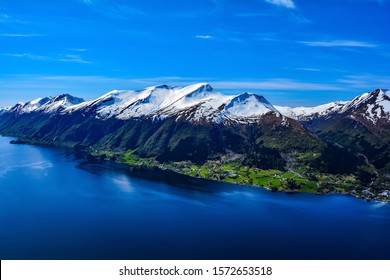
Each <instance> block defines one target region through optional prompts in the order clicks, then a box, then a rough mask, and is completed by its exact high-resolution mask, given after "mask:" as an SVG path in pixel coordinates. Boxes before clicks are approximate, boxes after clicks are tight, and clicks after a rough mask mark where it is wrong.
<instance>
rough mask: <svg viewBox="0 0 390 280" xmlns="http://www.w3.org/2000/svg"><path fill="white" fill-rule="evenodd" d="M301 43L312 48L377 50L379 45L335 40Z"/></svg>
mask: <svg viewBox="0 0 390 280" xmlns="http://www.w3.org/2000/svg"><path fill="white" fill-rule="evenodd" d="M299 43H301V44H304V45H307V46H312V47H356V48H376V47H377V46H378V45H376V44H372V43H368V42H363V41H349V40H333V41H300V42H299Z"/></svg>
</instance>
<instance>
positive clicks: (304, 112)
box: [275, 101, 347, 121]
mask: <svg viewBox="0 0 390 280" xmlns="http://www.w3.org/2000/svg"><path fill="white" fill-rule="evenodd" d="M346 103H347V102H344V101H336V102H330V103H327V104H323V105H319V106H315V107H295V108H291V107H287V106H275V108H276V109H277V110H278V111H279V112H280V113H282V114H283V115H284V116H286V117H289V118H292V119H294V120H299V121H305V120H310V119H313V118H317V117H326V116H328V115H330V114H332V113H335V112H338V111H340V110H341V109H342V108H343V107H344V105H345V104H346Z"/></svg>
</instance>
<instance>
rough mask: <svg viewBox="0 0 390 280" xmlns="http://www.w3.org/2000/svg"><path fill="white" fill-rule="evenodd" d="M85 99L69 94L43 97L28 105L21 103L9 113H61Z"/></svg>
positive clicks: (9, 110)
mask: <svg viewBox="0 0 390 280" xmlns="http://www.w3.org/2000/svg"><path fill="white" fill-rule="evenodd" d="M82 102H84V99H82V98H78V97H74V96H71V95H69V94H61V95H58V96H56V97H53V98H52V97H43V98H37V99H35V100H32V101H29V102H27V103H23V102H19V103H17V104H16V105H15V106H13V107H11V108H9V109H8V110H7V112H10V113H17V114H26V113H32V112H41V113H55V112H61V111H62V110H64V109H65V108H67V107H69V106H72V105H76V104H80V103H82Z"/></svg>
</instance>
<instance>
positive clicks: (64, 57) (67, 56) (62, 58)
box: [4, 53, 91, 64]
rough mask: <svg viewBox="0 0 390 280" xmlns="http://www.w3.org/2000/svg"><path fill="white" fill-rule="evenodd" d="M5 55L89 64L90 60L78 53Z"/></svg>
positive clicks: (7, 54)
mask: <svg viewBox="0 0 390 280" xmlns="http://www.w3.org/2000/svg"><path fill="white" fill-rule="evenodd" d="M4 55H6V56H11V57H17V58H28V59H33V60H42V61H63V62H74V63H82V64H90V63H91V62H90V61H87V60H84V59H83V58H82V57H81V56H80V55H75V54H65V55H63V54H61V55H56V56H46V55H36V54H31V53H6V54H4Z"/></svg>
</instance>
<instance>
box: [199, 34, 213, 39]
mask: <svg viewBox="0 0 390 280" xmlns="http://www.w3.org/2000/svg"><path fill="white" fill-rule="evenodd" d="M195 38H198V39H215V37H214V36H211V35H195Z"/></svg>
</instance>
